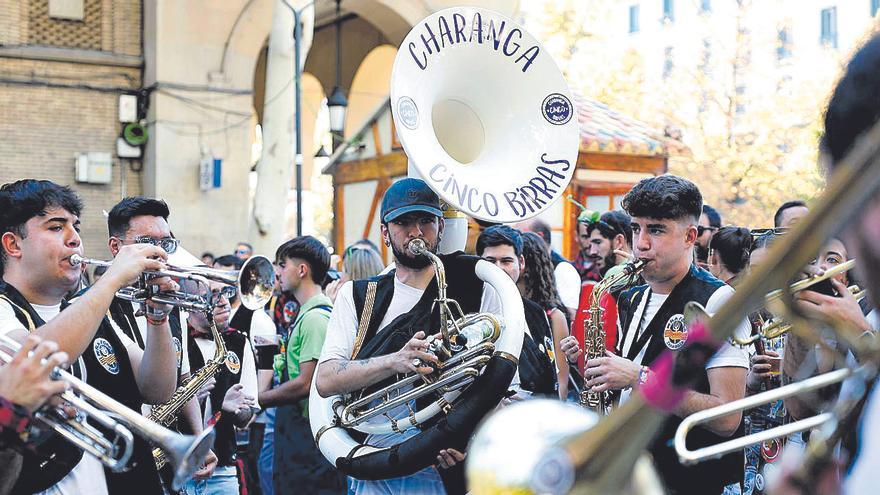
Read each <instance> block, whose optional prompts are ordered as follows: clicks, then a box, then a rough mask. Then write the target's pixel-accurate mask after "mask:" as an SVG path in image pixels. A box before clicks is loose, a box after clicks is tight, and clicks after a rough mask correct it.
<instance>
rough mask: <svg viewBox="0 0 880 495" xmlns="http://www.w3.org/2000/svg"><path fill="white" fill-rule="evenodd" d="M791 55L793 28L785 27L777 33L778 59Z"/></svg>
mask: <svg viewBox="0 0 880 495" xmlns="http://www.w3.org/2000/svg"><path fill="white" fill-rule="evenodd" d="M790 56H791V29H790V28H788V27H784V28H782V29H780V30H779V32H778V33H777V34H776V59H777V60H785V59H787V58H788V57H790Z"/></svg>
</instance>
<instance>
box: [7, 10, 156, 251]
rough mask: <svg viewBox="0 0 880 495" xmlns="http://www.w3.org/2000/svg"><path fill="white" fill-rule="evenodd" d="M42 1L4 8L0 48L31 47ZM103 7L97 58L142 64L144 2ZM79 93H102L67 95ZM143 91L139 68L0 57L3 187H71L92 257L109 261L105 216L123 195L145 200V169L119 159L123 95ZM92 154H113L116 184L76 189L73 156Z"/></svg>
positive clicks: (83, 186)
mask: <svg viewBox="0 0 880 495" xmlns="http://www.w3.org/2000/svg"><path fill="white" fill-rule="evenodd" d="M41 1H42V2H43V3H45V2H46V0H0V44H2V45H6V46H16V45H19V46H21V45H25V46H33V45H30V44H29V41H28V40H32V39H34V37H33V36H31V35H30V34H29V33H28V26H29V21H28V20H29V13H30V9H32V8H33V6H34V4H36V3H38V2H41ZM100 2H101V6H100V7H101V8H100V11H101V23H100V33H101V34H100V39H101V44H100V46H101V49H100V50H96V51H100V52H105V53H108V52H109V53H111V54H120V55H130V56H141V48H140V43H141V26H140V24H141V21H140V15H141V12H140V2H139V0H100ZM68 22H69V21H68ZM31 25H33V24H31ZM31 34H32V33H31ZM68 48H69V46H68ZM82 53H83V54H84V55H87V54H89V53H95V51H87V50H83V51H82ZM4 80H5V82H4ZM13 80H14V81H16V82H15V83H12V82H10V81H13ZM77 85H88V86H92V87H94V88H102V89H101V90H96V89H88V88H78V87H67V86H77ZM140 85H141V70H140V69H139V68H130V67H123V66H111V65H108V66H104V65H94V64H84V63H76V62H58V61H47V60H33V59H27V58H24V59H22V58H11V57H3V56H0V109H2V111H0V183H7V182H10V181H14V180H17V179H21V178H26V177H31V178H38V179H49V180H52V181H55V182H58V183H60V184H67V185H71V186H72V187H73V188H74V189H75V190H76V191H77V192H78V193H79V194H80V195H81V196H82V198H83V200H84V202H85V211H84V212H83V217H82V225H83V229H82V236H83V242H84V244H85V247H86V253H87V254H88V255H89V256H94V257H100V258H106V257H107V256H108V255H109V253H108V252H107V249H106V244H107V228H106V225H107V223H106V219H105V218H104V217H103V215H102V210H109V209H110V208H111V207H112V206H113V205H114V204H115V203H116V202H117V201H118V200H119V199H120V198H121V197H122V195H123V194H125V195H129V196H130V195H136V194H140V193H141V178H140V174H139V173H138V172H137V171H136V169H137V168H139V167H141V162H140V161H139V160H137V161H132V160H120V159H119V158H116V156H115V150H116V138H117V137H118V136H119V133H120V129H121V124H120V123H119V122H118V109H117V107H118V98H119V94H120V92H121V91H122V90H126V89H137V88H139V87H140ZM53 86H64V87H53ZM88 151H99V152H109V153H111V154H112V156H113V160H114V166H113V181H112V183H111V184H107V185H94V184H78V183H75V182H74V156H75V155H76V154H77V153H85V152H88Z"/></svg>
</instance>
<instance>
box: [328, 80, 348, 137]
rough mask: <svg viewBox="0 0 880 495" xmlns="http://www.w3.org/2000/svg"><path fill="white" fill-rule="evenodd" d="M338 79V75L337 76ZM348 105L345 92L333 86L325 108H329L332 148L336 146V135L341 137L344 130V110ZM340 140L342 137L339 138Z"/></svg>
mask: <svg viewBox="0 0 880 495" xmlns="http://www.w3.org/2000/svg"><path fill="white" fill-rule="evenodd" d="M337 79H338V77H337ZM347 107H348V99H347V98H346V97H345V92H344V91H342V88H340V87H339V85H338V84H337V86H336V87H335V88H333V93H331V94H330V98H328V99H327V109H328V110H330V132H332V133H333V149H334V151H335V150H336V148H337V147H338V143H337V137H340V138H341V137H342V133H343V131H344V130H345V110H346V108H347ZM339 141H342V139H339Z"/></svg>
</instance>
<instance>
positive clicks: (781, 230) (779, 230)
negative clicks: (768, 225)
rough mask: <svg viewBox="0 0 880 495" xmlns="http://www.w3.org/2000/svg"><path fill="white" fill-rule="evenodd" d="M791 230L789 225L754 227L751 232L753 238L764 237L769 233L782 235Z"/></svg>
mask: <svg viewBox="0 0 880 495" xmlns="http://www.w3.org/2000/svg"><path fill="white" fill-rule="evenodd" d="M788 231H789V228H788V227H775V228H772V229H752V230H751V231H750V232H749V233H750V234H751V236H752V239H753V240H754V239H757V238H759V237H763V236H765V235H768V234H772V235H782V234H785V233H786V232H788Z"/></svg>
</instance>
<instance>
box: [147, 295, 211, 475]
mask: <svg viewBox="0 0 880 495" xmlns="http://www.w3.org/2000/svg"><path fill="white" fill-rule="evenodd" d="M206 315H207V317H208V324H209V326H210V327H211V335H213V336H214V342H216V343H217V349H216V350H215V351H214V357H212V358H211V360H210V361H208V362H207V363H205V366H204V367H202V368H201V369H199V370H198V371H196V372H195V373H194V374H192V375H191V376H190V377H189V378H187V379H186V381H184V382H183V383H181V384H180V387H178V389H177V390H175V391H174V395H172V396H171V398H170V399H169V400H168V402H165V403H163V404H159V405H157V406H154V407H153V408H152V409H151V410H150V416H149V419H150V421H153V422H156V423H159V424H160V425H162V426H166V427H167V426H169V425H170V424H171V423H173V422H174V420H175V419H177V414H178V413H179V412H180V410H181V409H183V406H185V405H186V403H187V402H189V401H190V400H191V399H192V398H193V397H195V396H196V394H197V393H198V391H199V390H201V388H202V386H203V385H204V384H205V383H206V382H207V381H208V380H210V379H211V378H212V377H213V376H214V375H216V374H217V373H218V372H219V371H220V367H221V366H222V365H223V363H224V362H226V344H225V343H224V342H223V338H222V337H221V336H220V332H219V331H218V330H217V325H216V324H215V323H214V318H213V316H212V314H211V312H206ZM153 459H154V460H155V461H156V467H157V468H158V469H162V467H164V466H165V464H166V463H167V462H168V457H167V456H166V455H165V452H164V451H163V450H162V449H160V448H158V447H156V448H154V449H153Z"/></svg>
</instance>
